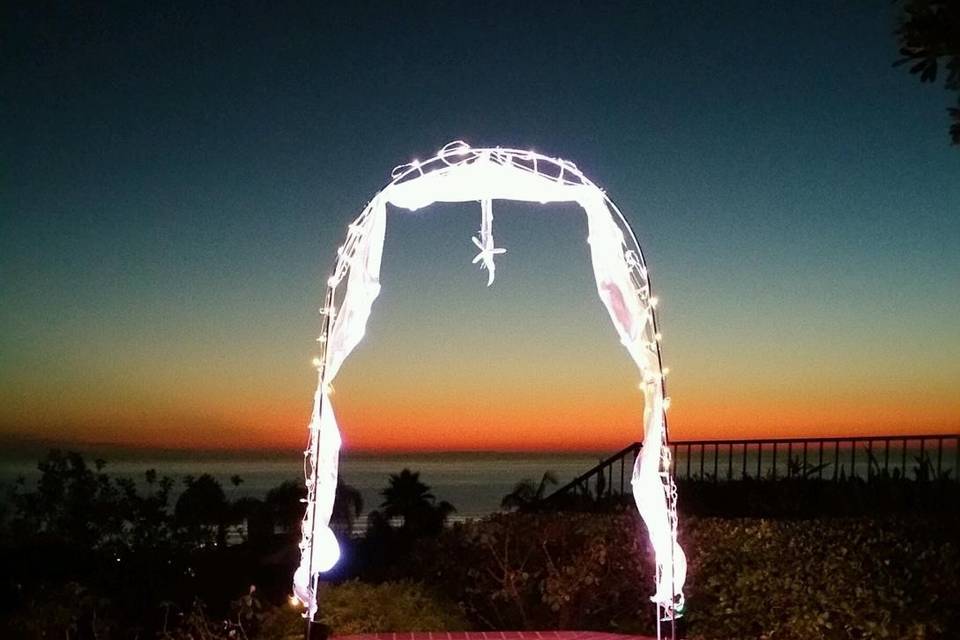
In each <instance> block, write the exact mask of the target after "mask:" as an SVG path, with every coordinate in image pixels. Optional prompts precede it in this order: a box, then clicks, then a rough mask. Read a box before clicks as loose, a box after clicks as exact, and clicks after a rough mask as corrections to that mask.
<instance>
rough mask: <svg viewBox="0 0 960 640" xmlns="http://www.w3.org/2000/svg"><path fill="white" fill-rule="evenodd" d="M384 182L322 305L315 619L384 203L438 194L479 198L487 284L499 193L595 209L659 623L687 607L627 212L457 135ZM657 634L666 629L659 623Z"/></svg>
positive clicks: (311, 532)
mask: <svg viewBox="0 0 960 640" xmlns="http://www.w3.org/2000/svg"><path fill="white" fill-rule="evenodd" d="M391 178H392V180H391V182H390V183H389V184H387V186H386V187H384V188H383V189H382V190H381V191H380V192H379V193H377V194H376V195H375V196H374V197H373V200H371V201H370V203H369V204H367V206H366V207H365V208H364V209H363V212H362V213H361V214H360V215H359V216H358V217H357V219H356V220H354V221H353V222H352V223H351V224H350V225H349V226H348V228H347V235H346V240H345V241H344V243H343V245H342V246H341V247H340V248H339V249H338V250H337V259H336V264H335V267H334V270H333V273H332V274H331V275H330V277H329V278H328V280H327V293H326V296H325V298H324V303H323V306H322V307H321V309H320V312H321V313H322V314H323V318H324V321H323V331H322V333H321V334H320V337H319V338H318V342H319V343H320V355H319V356H318V357H317V358H316V359H315V360H314V365H315V366H316V367H317V370H318V373H319V380H318V384H317V391H316V394H315V395H314V404H313V412H312V415H311V419H310V425H309V434H310V435H309V445H308V447H307V449H306V451H305V452H304V475H305V479H306V487H307V498H306V512H305V514H304V518H303V525H302V539H301V542H300V551H301V559H300V565H299V567H298V568H297V570H296V573H295V574H294V580H293V588H294V594H295V597H296V598H297V599H299V600H300V602H302V603H303V605H304V606H305V614H304V615H305V616H306V617H307V618H308V619H310V620H312V619H313V618H314V616H315V614H316V612H317V607H318V604H317V597H316V595H317V594H316V590H317V584H318V581H319V575H320V574H321V573H322V572H324V571H328V570H330V569H331V568H333V566H334V565H336V563H337V560H338V559H339V557H340V548H339V546H338V544H337V540H336V538H335V537H334V535H333V532H332V531H331V529H330V527H329V523H330V515H331V512H332V510H333V501H334V496H335V492H336V487H337V467H338V463H339V456H340V443H341V440H340V430H339V428H338V426H337V420H336V416H335V414H334V408H333V404H332V402H331V397H330V396H331V394H332V391H333V387H332V383H333V380H334V378H335V377H336V375H337V372H338V371H339V370H340V367H341V365H342V364H343V362H344V360H346V358H347V356H348V355H350V352H351V351H353V349H354V348H355V347H356V346H357V345H358V344H359V343H360V341H361V340H362V339H363V336H364V333H365V331H366V326H367V320H368V318H369V317H370V310H371V307H372V306H373V302H374V300H375V299H376V298H377V295H378V294H379V293H380V259H381V256H382V254H383V240H384V232H385V230H386V222H387V205H388V204H389V205H393V206H394V207H397V208H399V209H406V210H408V211H416V210H418V209H422V208H424V207H427V206H429V205H431V204H433V203H436V202H479V203H480V212H481V220H480V230H479V233H478V234H477V235H476V236H475V237H473V238H472V240H473V243H474V244H475V245H476V247H477V249H478V250H479V253H477V255H476V257H475V258H474V260H473V262H474V263H479V265H480V267H481V268H482V269H485V270H486V271H487V286H490V285H492V284H493V282H494V279H495V274H496V264H495V262H494V260H495V258H496V256H498V255H501V254H503V253H504V252H505V251H506V250H505V249H503V248H501V247H497V246H496V243H495V242H494V238H493V201H494V200H516V201H523V202H539V203H542V204H546V203H550V202H576V203H577V204H579V205H580V206H581V207H582V208H583V210H584V212H585V213H586V215H587V224H588V238H587V241H588V242H589V244H590V255H591V263H592V265H593V273H594V277H595V280H596V283H597V292H598V293H599V295H600V299H601V301H602V302H603V304H604V306H605V307H606V309H607V311H608V312H609V314H610V319H611V320H612V321H613V325H614V328H615V329H616V331H617V334H618V335H619V337H620V341H621V343H622V344H623V345H624V347H625V348H626V349H627V351H628V352H629V354H630V357H631V358H632V359H633V361H634V362H635V363H636V365H637V368H638V370H639V372H640V383H639V386H640V389H641V391H642V392H643V398H644V405H643V427H644V436H643V448H642V449H641V451H640V455H639V456H638V457H637V460H636V463H635V465H634V468H633V478H632V487H633V496H634V500H635V501H636V504H637V510H638V511H639V512H640V515H641V517H642V518H643V521H644V523H645V524H646V527H647V531H648V535H649V537H650V543H651V546H652V548H653V551H654V556H655V562H656V584H655V592H654V594H653V596H651V600H652V601H653V603H654V604H655V606H656V609H657V618H658V620H661V621H663V620H669V621H670V622H671V625H670V628H671V635H673V633H674V629H675V625H673V624H672V623H673V621H675V619H676V618H677V617H678V616H679V615H680V614H681V613H682V611H683V604H684V598H683V583H684V580H685V578H686V569H687V565H686V556H685V555H684V553H683V550H682V549H681V548H680V545H679V544H678V543H677V491H676V485H675V484H674V482H673V474H672V470H671V464H670V448H669V447H668V446H667V420H666V411H667V408H668V406H669V401H670V399H669V398H667V397H666V394H665V385H664V375H665V374H666V371H667V370H666V369H665V368H664V367H663V366H662V360H661V354H660V333H659V330H658V328H657V321H656V315H655V307H656V305H657V298H656V297H654V296H653V295H652V293H651V288H650V277H649V274H648V272H647V267H646V264H645V262H644V258H643V253H642V251H641V250H640V245H639V244H638V242H637V238H636V236H635V234H634V232H633V229H632V228H631V227H630V225H629V223H628V222H627V220H626V218H624V216H623V214H622V213H621V212H620V210H619V209H618V208H617V206H616V205H615V204H614V203H613V201H612V200H611V199H610V198H609V197H607V195H606V193H604V192H603V190H602V189H600V188H599V187H597V186H596V185H595V184H594V183H593V182H591V181H590V180H589V179H588V178H587V177H586V176H584V175H583V173H582V172H581V171H580V170H579V169H578V168H577V167H576V165H574V164H573V163H572V162H569V161H566V160H561V159H558V158H549V157H547V156H544V155H541V154H539V153H534V152H533V151H522V150H518V149H505V148H500V147H497V148H483V149H474V148H472V147H470V146H469V145H467V144H466V143H464V142H460V141H457V142H451V143H450V144H448V145H446V146H445V147H443V149H441V150H440V151H439V152H438V153H437V155H436V156H434V157H433V158H430V159H429V160H426V161H424V162H419V161H416V160H414V161H413V162H411V163H409V164H405V165H402V166H399V167H397V168H396V169H394V170H393V173H392V175H391ZM657 627H658V636H659V635H660V629H659V627H660V625H659V624H658V625H657Z"/></svg>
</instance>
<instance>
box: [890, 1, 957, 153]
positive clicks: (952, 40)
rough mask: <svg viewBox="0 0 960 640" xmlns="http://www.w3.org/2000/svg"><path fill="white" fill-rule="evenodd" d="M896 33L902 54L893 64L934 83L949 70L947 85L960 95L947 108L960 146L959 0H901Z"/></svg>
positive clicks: (952, 136) (951, 130) (945, 85)
mask: <svg viewBox="0 0 960 640" xmlns="http://www.w3.org/2000/svg"><path fill="white" fill-rule="evenodd" d="M901 5H902V10H901V15H900V22H899V26H898V27H897V29H896V31H895V34H896V36H897V42H898V44H899V46H900V55H901V56H902V57H901V58H900V59H899V60H897V61H896V62H895V63H894V64H895V65H901V64H909V65H910V73H912V74H914V75H917V76H919V77H920V82H930V83H934V82H936V80H937V75H938V73H939V70H940V69H941V67H942V68H944V69H945V71H946V74H945V75H946V78H945V80H944V87H945V88H946V89H947V90H948V91H953V92H956V93H957V94H958V97H957V100H958V102H957V106H956V107H950V108H948V109H947V113H948V114H949V116H950V119H951V120H952V121H953V122H952V124H951V126H950V138H951V140H952V141H953V144H955V145H960V2H958V1H957V0H901Z"/></svg>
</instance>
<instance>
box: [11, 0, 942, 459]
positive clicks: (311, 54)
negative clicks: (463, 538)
mask: <svg viewBox="0 0 960 640" xmlns="http://www.w3.org/2000/svg"><path fill="white" fill-rule="evenodd" d="M24 4H25V6H24V7H23V8H21V9H19V14H18V15H16V16H15V17H14V19H13V21H12V22H11V23H10V25H8V28H9V27H12V28H9V31H10V33H9V34H8V35H5V36H4V37H3V38H2V42H3V43H2V45H0V46H2V52H0V53H2V55H0V109H2V115H3V117H2V118H0V331H2V334H0V446H2V443H3V441H4V438H10V437H14V436H16V437H28V438H37V439H43V440H52V441H65V442H67V441H86V442H107V443H118V444H127V445H139V446H157V447H170V448H221V447H222V448H293V447H300V446H302V445H303V444H304V443H305V441H306V431H305V429H306V425H307V422H308V418H309V412H310V407H311V401H312V393H313V387H314V385H315V382H316V381H315V378H314V376H315V372H314V370H313V368H312V366H311V364H310V361H311V359H312V357H313V356H314V355H315V354H316V348H317V344H316V342H315V338H316V337H317V335H318V333H319V328H320V317H319V315H318V314H317V309H318V307H319V306H320V305H321V302H322V296H323V291H324V288H325V282H326V278H327V276H328V275H329V269H330V268H331V267H332V263H333V259H334V256H335V251H336V248H337V247H338V246H339V245H340V243H341V241H342V239H343V235H344V234H345V231H346V226H347V224H348V223H349V222H350V221H351V220H352V219H353V218H354V217H355V216H356V215H357V214H358V213H359V212H360V210H361V209H362V207H363V206H364V205H365V204H366V202H368V201H369V199H370V198H371V197H372V196H373V194H374V193H375V192H376V190H377V189H378V188H380V187H381V186H382V185H383V184H384V183H385V182H386V181H387V180H388V179H389V175H390V170H391V169H392V168H393V167H394V166H395V165H398V164H401V163H405V162H409V161H410V160H411V159H413V158H420V159H424V158H426V157H428V156H430V155H432V154H433V153H434V152H435V151H436V150H437V149H439V148H440V147H442V146H443V145H444V144H445V143H447V142H449V141H450V140H454V139H463V140H466V141H468V142H469V143H471V144H473V145H474V146H495V145H504V146H513V147H520V148H533V149H536V150H537V151H540V152H543V153H546V154H550V155H555V156H560V157H563V158H567V159H570V160H572V161H574V162H575V163H576V164H577V165H578V166H579V167H580V168H581V169H582V170H583V171H584V172H585V173H586V174H587V175H589V176H590V177H591V178H592V179H593V180H594V181H595V182H597V183H598V184H599V185H601V186H602V187H603V188H605V189H606V190H607V192H608V193H609V194H610V195H611V196H612V197H613V199H614V200H615V201H617V203H618V204H619V205H620V207H621V208H622V209H623V211H624V213H625V214H626V215H627V217H628V218H629V219H630V221H631V222H632V224H633V225H634V227H635V229H636V230H637V234H638V236H639V239H640V242H641V244H642V246H643V248H644V250H645V252H646V255H647V260H648V264H649V267H650V270H651V275H652V279H653V285H654V288H655V290H656V293H657V295H658V296H659V297H660V299H661V305H660V321H661V326H662V332H663V334H664V339H663V347H664V358H665V363H666V364H667V365H668V366H669V367H670V370H671V374H670V376H669V377H668V379H667V383H668V391H669V395H670V396H671V398H672V409H671V414H670V425H671V433H672V436H673V437H674V438H676V439H690V438H737V437H759V436H763V437H768V436H784V437H785V436H795V435H811V436H818V435H847V434H856V435H866V434H900V433H914V434H919V433H947V432H949V433H956V432H957V431H958V430H960V149H958V148H956V147H954V148H951V147H950V146H949V138H948V135H947V128H948V119H947V116H946V111H945V109H946V107H947V106H948V103H949V100H950V97H949V95H948V94H947V93H946V92H945V91H944V90H943V89H942V88H941V87H940V85H936V86H932V85H921V84H920V83H919V82H918V81H917V80H916V78H915V77H912V76H910V75H909V74H908V73H907V72H906V70H905V69H903V68H893V67H892V66H891V63H892V62H893V61H894V60H895V59H896V57H897V51H896V44H895V40H894V37H893V35H892V31H893V28H894V26H895V16H894V10H895V7H894V6H893V5H892V4H891V3H884V2H881V3H874V4H873V5H871V4H870V3H838V2H803V3H766V2H756V3H716V2H684V3H680V4H676V5H675V4H674V3H653V4H650V5H643V6H638V5H637V3H622V4H617V3H609V4H608V3H604V5H603V8H596V7H591V6H589V3H584V4H582V5H581V4H574V3H559V4H558V6H556V7H552V8H547V7H540V8H537V9H534V8H533V7H532V6H531V5H528V4H527V3H483V7H482V8H480V7H478V6H475V5H474V4H467V3H463V4H460V3H426V4H424V3H416V4H404V3H383V4H376V5H370V6H369V7H367V8H363V7H352V8H350V9H344V8H339V9H333V8H328V7H323V8H317V9H316V10H314V11H308V12H304V11H303V10H302V9H298V10H296V11H294V10H286V9H285V8H283V7H282V5H283V3H279V4H277V5H274V4H270V6H269V8H259V9H258V8H237V7H231V4H230V3H222V4H214V5H210V6H205V7H203V8H199V7H193V6H192V5H190V4H188V5H186V6H187V7H189V8H187V9H182V10H178V11H164V10H162V9H159V8H155V7H151V8H150V9H149V10H143V9H140V10H137V11H135V12H134V11H132V10H131V11H129V12H124V10H122V9H110V10H102V9H93V8H82V7H74V6H72V5H71V3H61V4H62V6H60V7H59V8H58V9H56V10H52V9H40V8H32V7H29V6H28V5H27V4H26V3H24ZM350 4H355V3H350ZM356 4H362V3H356ZM15 11H17V10H15ZM494 214H495V216H496V221H495V223H494V233H495V235H496V237H497V241H498V245H501V246H503V247H505V248H506V249H507V250H508V253H507V254H506V255H504V256H501V257H500V258H499V259H498V262H497V267H498V269H497V280H496V282H495V283H494V285H493V286H492V287H490V288H487V287H486V286H485V285H486V274H485V273H483V272H481V271H480V270H479V269H478V268H477V266H476V265H471V264H470V261H471V259H472V258H473V256H474V254H475V253H476V251H475V247H474V246H473V244H472V243H471V241H470V237H471V235H473V234H474V233H476V230H477V229H478V225H479V224H480V211H479V206H478V205H446V206H435V207H432V208H429V209H427V210H424V211H421V212H417V213H409V212H404V211H400V210H392V211H391V212H390V216H389V219H388V223H387V238H386V247H385V251H384V261H383V270H382V278H381V282H382V285H383V290H382V293H381V296H380V298H379V299H378V301H377V302H376V304H375V305H374V309H373V314H372V317H371V321H370V324H369V326H368V336H367V340H366V341H365V342H364V343H363V344H361V346H360V347H359V348H358V349H357V350H356V351H355V352H354V354H353V356H352V357H351V358H350V359H349V360H348V361H347V363H346V365H345V366H344V368H343V371H342V372H341V374H340V376H339V378H338V379H337V381H336V383H335V393H334V396H333V399H334V402H335V406H336V409H337V413H338V416H339V418H340V422H341V427H342V429H343V431H344V440H345V446H346V448H347V449H348V450H355V451H359V450H378V449H400V450H425V449H453V450H506V449H590V450H614V449H618V448H620V447H622V446H624V445H625V444H627V443H628V442H630V441H633V440H637V439H639V438H640V436H641V434H640V432H639V429H640V411H641V408H642V403H641V396H640V392H639V390H638V389H637V382H638V374H637V373H636V371H635V369H634V368H633V365H632V364H631V362H630V361H629V358H628V356H627V354H626V353H625V351H624V350H623V349H622V347H621V345H620V344H619V341H618V339H617V337H616V334H615V332H614V329H613V327H612V325H611V324H610V320H609V317H608V316H607V314H606V311H605V310H604V308H603V306H602V304H601V303H600V300H599V298H598V297H597V294H596V289H595V285H594V283H593V276H592V272H591V269H590V263H589V254H588V245H587V243H586V220H585V216H584V215H583V213H582V211H579V210H577V209H576V208H574V207H572V206H532V205H520V204H515V203H500V202H495V203H494Z"/></svg>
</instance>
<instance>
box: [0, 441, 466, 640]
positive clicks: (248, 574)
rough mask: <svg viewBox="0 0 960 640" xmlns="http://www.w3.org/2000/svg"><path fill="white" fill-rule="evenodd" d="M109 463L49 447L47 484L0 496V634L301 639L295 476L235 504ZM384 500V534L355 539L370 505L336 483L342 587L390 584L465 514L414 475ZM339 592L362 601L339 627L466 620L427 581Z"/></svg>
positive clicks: (378, 517)
mask: <svg viewBox="0 0 960 640" xmlns="http://www.w3.org/2000/svg"><path fill="white" fill-rule="evenodd" d="M106 467H107V465H106V463H105V462H104V461H102V460H97V461H95V462H94V463H93V465H92V466H91V465H90V464H89V463H88V462H87V460H86V459H85V458H84V457H83V456H82V455H80V454H78V453H74V452H69V453H63V452H61V451H56V450H55V451H51V452H50V453H49V454H48V455H47V456H46V457H45V458H44V459H43V460H41V461H40V462H39V464H38V469H39V471H40V476H39V479H38V481H37V483H36V486H35V487H27V485H26V484H25V482H23V481H20V482H18V483H17V484H16V485H15V486H13V487H10V488H9V489H8V491H7V495H6V496H5V499H4V500H2V501H0V505H2V509H0V561H2V568H3V571H2V573H0V638H4V639H6V638H28V639H32V638H49V637H56V638H65V639H66V640H74V639H80V638H141V639H143V638H163V639H165V640H186V639H187V638H191V639H194V640H197V639H200V638H204V639H207V640H219V639H220V638H223V639H226V638H233V639H236V638H247V639H249V640H252V639H254V638H261V639H264V640H266V639H268V638H281V637H285V636H284V634H287V635H289V634H290V633H292V634H293V635H294V636H298V635H300V634H302V629H303V620H302V619H301V617H300V612H299V610H296V609H295V608H294V607H292V606H291V605H290V604H289V602H288V600H287V595H288V593H289V588H290V579H291V576H292V572H293V569H294V567H295V566H296V563H297V562H298V560H299V555H298V553H299V552H298V550H297V542H298V541H299V536H300V522H301V519H302V517H303V509H304V506H303V502H302V500H303V499H304V498H305V497H306V489H305V488H304V485H303V483H302V481H287V482H284V483H282V484H280V485H279V486H277V487H274V488H273V489H271V490H269V491H268V492H267V494H266V496H265V497H264V499H263V500H260V499H257V498H251V497H238V498H236V499H235V500H232V501H231V500H230V499H229V498H228V496H227V493H226V492H225V491H224V489H223V487H222V486H221V484H220V482H219V481H218V480H217V479H216V478H214V477H213V476H211V475H209V474H202V475H199V476H196V477H194V476H187V477H185V478H184V480H183V483H182V487H181V488H180V489H181V491H180V493H179V496H178V497H177V498H176V500H175V501H173V496H174V495H175V493H174V490H175V488H176V487H175V486H174V481H173V480H172V479H171V478H169V477H163V476H160V475H159V474H158V473H157V472H156V471H155V470H149V471H147V472H146V473H145V474H144V476H143V478H142V479H141V480H140V481H137V480H135V479H133V478H121V477H112V476H110V475H109V474H108V473H107V472H106ZM242 483H243V478H242V477H240V476H237V475H234V476H232V477H231V478H230V485H231V486H232V487H233V490H234V491H235V490H236V489H237V488H238V487H239V486H240V485H241V484H242ZM383 496H384V502H383V505H382V506H381V509H382V511H374V512H373V513H372V514H371V522H373V523H374V526H373V527H371V528H370V529H369V531H368V535H366V536H364V537H362V538H357V537H356V536H355V535H354V534H355V533H356V532H355V524H356V522H357V519H358V518H359V517H360V514H361V513H362V512H363V499H362V497H361V495H360V492H359V491H357V490H356V489H355V488H353V487H351V486H349V485H347V484H345V483H343V482H340V483H339V484H338V486H337V493H336V500H335V502H334V508H333V515H332V518H331V526H332V527H333V528H334V530H335V531H337V533H338V537H339V538H340V540H341V543H342V544H343V546H344V547H345V553H344V559H343V560H342V562H341V563H340V566H339V567H337V569H335V570H334V571H333V572H332V573H331V574H330V575H329V578H330V579H331V580H334V581H339V580H342V579H345V578H350V577H351V576H355V575H358V574H361V573H365V574H369V575H372V576H374V577H376V576H386V575H387V574H389V573H390V572H392V571H393V566H394V564H393V563H392V562H391V559H392V558H395V557H398V556H399V555H402V554H409V552H410V549H411V548H412V546H413V544H414V542H415V541H417V540H420V539H423V538H424V537H429V536H435V535H437V534H438V533H439V532H440V531H441V530H442V529H443V526H444V523H445V521H446V519H447V517H448V516H449V514H450V513H451V512H453V510H454V508H453V505H451V504H449V503H448V502H445V501H438V500H437V499H436V498H435V496H434V495H433V494H432V492H431V491H430V488H429V487H428V486H427V485H426V484H424V483H423V482H422V481H420V479H419V474H418V473H415V472H412V471H410V470H408V469H404V470H403V471H402V472H401V473H399V474H395V475H393V476H391V477H390V483H389V485H388V486H387V487H386V488H385V489H384V491H383ZM252 585H257V586H256V587H254V586H252ZM337 589H340V587H337V588H334V587H327V593H326V597H328V598H329V599H330V602H331V603H336V602H341V603H346V602H348V601H349V600H350V599H351V598H357V599H358V602H357V604H356V606H355V607H353V608H350V607H346V605H345V604H341V605H340V606H339V608H331V609H328V610H327V611H325V613H324V616H325V617H324V620H327V621H328V624H330V625H331V626H333V627H334V628H336V629H374V630H381V631H383V630H387V629H385V628H382V625H383V624H388V625H394V624H395V625H399V626H400V627H405V628H408V629H414V628H417V627H418V625H426V626H428V627H429V626H431V625H436V626H438V627H444V628H457V625H458V624H459V625H461V626H462V624H463V623H462V619H461V618H459V617H458V616H457V615H456V614H455V613H451V611H452V609H451V610H449V611H448V609H449V607H446V606H445V605H444V606H441V605H439V604H433V605H431V604H430V603H429V602H426V601H428V600H429V601H430V602H434V603H436V602H439V601H438V600H437V599H436V598H435V597H434V596H432V595H430V592H429V590H428V589H426V588H425V587H421V586H418V585H409V584H403V583H400V584H396V585H391V584H385V585H383V586H379V587H375V586H370V585H365V584H362V583H347V584H345V585H344V586H343V587H342V589H343V591H342V593H341V592H340V591H338V590H337ZM378 598H392V599H393V600H394V601H395V602H394V604H393V606H392V608H390V607H386V604H385V603H383V602H381V611H380V613H379V614H378V616H377V617H375V618H374V617H371V616H372V613H373V611H372V609H371V607H372V606H373V603H374V602H375V601H377V599H378ZM364 603H366V604H364ZM384 607H386V608H384ZM375 620H379V621H380V622H379V623H376V622H375ZM458 620H461V622H457V621H458ZM377 624H380V625H381V627H377ZM397 630H402V629H397Z"/></svg>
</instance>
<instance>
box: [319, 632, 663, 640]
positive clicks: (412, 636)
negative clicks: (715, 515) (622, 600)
mask: <svg viewBox="0 0 960 640" xmlns="http://www.w3.org/2000/svg"><path fill="white" fill-rule="evenodd" d="M336 640H651V639H650V638H647V637H646V636H625V635H620V634H616V633H600V632H597V631H454V632H447V631H436V632H430V631H419V632H407V633H366V634H361V635H355V636H337V637H336Z"/></svg>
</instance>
